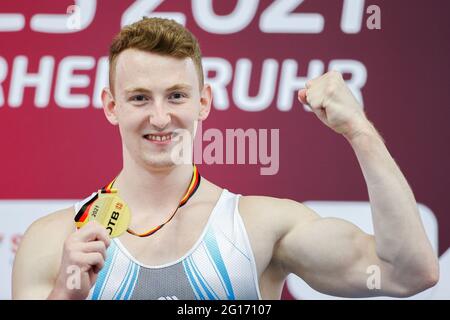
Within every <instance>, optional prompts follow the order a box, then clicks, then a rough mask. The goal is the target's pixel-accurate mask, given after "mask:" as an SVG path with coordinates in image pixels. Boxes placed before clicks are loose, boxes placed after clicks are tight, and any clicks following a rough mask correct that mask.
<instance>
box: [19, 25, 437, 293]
mask: <svg viewBox="0 0 450 320" xmlns="http://www.w3.org/2000/svg"><path fill="white" fill-rule="evenodd" d="M298 98H299V100H300V101H301V102H303V103H307V104H308V105H310V106H311V108H312V110H313V111H314V113H315V115H316V116H317V117H318V118H319V119H320V120H321V121H322V122H323V123H324V124H325V125H327V126H328V127H330V128H331V129H333V130H334V131H335V132H337V133H339V134H341V135H343V136H344V137H345V138H346V139H347V140H348V142H349V143H350V144H351V146H352V148H353V150H354V151H355V153H356V156H357V158H358V161H359V164H360V166H361V168H362V171H363V174H364V178H365V180H366V183H367V187H368V190H369V196H370V203H371V207H372V214H373V223H374V230H375V236H371V235H368V234H365V233H364V232H362V231H361V230H360V229H358V228H357V227H356V226H354V225H353V224H351V223H349V222H347V221H343V220H340V219H334V218H320V217H319V216H318V215H317V214H316V213H315V212H313V211H312V210H311V209H309V208H308V207H306V206H305V205H303V204H301V203H298V202H295V201H292V200H288V199H277V198H271V197H262V196H240V195H236V194H233V193H232V192H230V191H228V190H226V189H223V188H221V187H219V186H217V185H215V184H214V183H212V182H210V181H208V180H207V179H205V178H204V177H203V178H202V179H201V183H200V184H198V183H199V180H200V177H198V175H197V172H196V168H195V166H193V164H192V163H176V161H174V158H173V151H174V148H175V147H176V145H177V143H176V138H177V135H178V133H179V132H181V131H183V130H184V131H186V132H189V133H190V134H191V135H192V136H194V134H195V129H196V123H197V121H203V120H205V119H206V118H207V117H208V114H209V112H210V107H211V87H210V86H209V85H208V84H204V83H203V71H202V66H201V55H200V49H199V46H198V43H197V41H196V39H195V38H194V36H193V35H192V34H191V33H189V32H188V31H187V30H186V29H185V28H184V27H182V26H181V25H178V24H177V23H175V22H173V21H169V20H164V19H157V18H152V19H145V18H144V19H143V20H141V21H139V22H136V23H134V24H132V25H130V26H127V27H125V28H124V29H123V30H122V31H121V32H120V33H119V34H118V36H117V37H116V38H115V39H114V41H113V43H112V46H111V48H110V88H109V89H108V88H105V89H104V90H103V92H102V100H103V107H104V112H105V115H106V117H107V119H108V121H109V122H110V123H111V124H113V125H117V126H119V130H120V134H121V137H122V145H123V169H122V171H121V172H120V174H119V175H118V177H117V179H116V180H115V181H114V183H113V186H112V187H113V188H114V189H117V190H118V191H119V194H120V197H121V198H122V199H123V200H124V202H126V203H127V204H128V206H129V208H130V211H131V212H132V217H131V221H130V225H129V230H128V232H127V233H124V234H123V235H121V236H120V237H117V238H113V239H110V237H109V234H108V232H107V230H106V229H105V227H104V226H102V225H100V224H99V223H97V222H94V221H90V222H89V223H87V224H86V225H84V226H83V227H82V228H80V229H76V228H75V224H74V216H75V215H76V214H77V213H80V212H81V213H82V211H83V208H84V207H85V206H86V205H87V204H88V203H90V201H91V200H92V197H89V198H87V199H86V200H85V201H83V202H81V203H78V204H76V206H75V210H74V208H67V209H65V210H61V211H59V212H56V213H53V214H51V215H48V216H46V217H44V218H42V219H40V220H38V221H36V222H35V223H33V225H32V226H31V227H30V228H29V229H28V230H27V232H26V234H25V236H24V238H23V241H22V243H21V246H20V249H19V251H18V253H17V256H16V260H15V264H14V271H13V298H15V299H46V298H48V299H86V298H89V299H259V298H262V299H279V298H280V295H281V290H282V287H283V283H284V280H285V278H286V276H287V275H288V274H289V273H295V274H296V275H298V276H300V277H301V278H303V279H304V280H305V281H306V282H307V283H308V284H309V285H311V287H313V288H314V289H316V290H319V291H321V292H324V293H327V294H331V295H337V296H344V297H367V296H375V295H389V296H395V297H405V296H409V295H413V294H415V293H418V292H420V291H422V290H424V289H426V288H429V287H431V286H433V285H434V284H435V283H436V282H437V278H438V274H439V272H438V262H437V257H436V256H435V255H434V254H433V251H432V248H431V245H430V243H429V241H428V239H427V237H426V235H425V232H424V228H423V225H422V223H421V220H420V217H419V214H418V209H417V204H416V201H415V199H414V195H413V193H412V191H411V189H410V187H409V186H408V183H407V181H406V180H405V178H404V176H403V175H402V173H401V171H400V170H399V168H398V167H397V165H396V164H395V162H394V160H393V159H392V157H391V156H390V154H389V152H388V150H387V149H386V146H385V145H384V142H383V140H382V139H381V137H380V136H379V134H378V133H377V131H376V129H375V128H374V127H373V125H372V124H371V123H370V122H369V120H368V119H367V118H366V116H365V114H364V112H363V111H362V108H361V107H360V106H359V105H358V103H357V101H356V100H355V99H354V97H353V96H352V94H351V92H350V90H349V89H348V88H347V87H346V85H345V82H344V81H343V79H342V76H341V75H340V74H339V73H336V72H330V73H327V74H324V75H322V76H321V77H319V78H316V79H313V80H310V81H309V82H308V83H307V85H306V89H302V90H300V91H299V93H298ZM191 143H192V141H191ZM108 188H111V184H110V185H109V186H108ZM108 188H107V189H108ZM187 189H188V192H187V193H186V190H187ZM108 190H109V189H108ZM108 190H106V191H108ZM182 198H184V200H186V199H188V201H187V202H185V203H184V205H182V206H181V205H180V200H181V199H182ZM80 210H81V211H80ZM174 212H175V213H176V214H175V215H174ZM78 218H79V217H78ZM169 218H170V219H169ZM168 220H169V221H168ZM164 223H165V224H164ZM161 225H162V226H163V227H162V226H161ZM155 226H156V227H155ZM156 231H157V232H156ZM371 266H376V267H378V268H379V270H380V276H381V288H379V289H375V290H371V289H369V288H368V286H367V279H368V278H367V277H368V274H367V273H366V272H367V270H368V268H369V267H371ZM74 270H79V271H80V272H79V273H76V272H74ZM74 275H78V276H79V279H75V280H74ZM74 281H75V282H74Z"/></svg>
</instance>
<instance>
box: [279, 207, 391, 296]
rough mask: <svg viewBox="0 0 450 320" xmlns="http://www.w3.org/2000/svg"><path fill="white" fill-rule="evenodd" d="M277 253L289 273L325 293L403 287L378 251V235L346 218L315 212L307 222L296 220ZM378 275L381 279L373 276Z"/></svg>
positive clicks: (364, 293)
mask: <svg viewBox="0 0 450 320" xmlns="http://www.w3.org/2000/svg"><path fill="white" fill-rule="evenodd" d="M303 210H310V209H308V208H306V207H304V208H303ZM311 211H312V210H311ZM277 255H278V259H279V260H280V261H281V263H282V265H283V266H284V267H285V269H286V271H287V272H288V273H295V274H296V275H298V276H300V277H301V278H302V279H303V280H305V281H306V282H307V283H308V284H309V285H310V286H311V287H312V288H314V289H316V290H317V291H320V292H322V293H325V294H330V295H336V296H344V297H362V296H376V295H383V294H391V295H393V294H395V292H396V290H400V288H396V287H395V283H394V282H392V281H390V280H391V279H390V278H391V277H392V275H393V274H392V268H391V266H390V265H389V264H388V263H386V262H385V261H382V260H381V259H379V257H378V256H377V254H376V247H375V239H374V237H373V236H372V235H369V234H366V233H364V232H363V231H362V230H361V229H359V228H358V227H357V226H355V225H354V224H352V223H350V222H348V221H345V220H342V219H337V218H320V217H319V216H317V215H316V214H315V215H314V218H313V219H310V220H308V221H307V222H300V221H299V222H297V223H295V224H293V227H292V228H290V230H289V231H288V232H287V233H286V235H285V236H284V237H282V238H281V239H280V242H279V246H278V252H277ZM378 275H379V276H380V279H379V281H378V282H377V280H378V279H372V278H371V277H377V276H378ZM382 276H383V277H384V278H381V277H382ZM371 280H374V282H373V283H370V281H371ZM378 283H380V285H381V284H382V285H381V287H378V286H377V284H378ZM373 284H374V286H372V285H373ZM382 289H383V290H382Z"/></svg>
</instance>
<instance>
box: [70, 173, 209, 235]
mask: <svg viewBox="0 0 450 320" xmlns="http://www.w3.org/2000/svg"><path fill="white" fill-rule="evenodd" d="M200 180H201V176H200V174H199V172H198V169H197V166H195V165H194V166H193V173H192V178H191V182H190V183H189V186H188V188H187V190H186V192H185V194H184V196H183V197H182V198H181V201H180V203H179V204H178V207H177V208H176V209H175V211H174V212H173V213H172V214H171V215H170V217H169V218H168V219H167V220H166V221H165V222H164V223H162V224H160V225H159V226H156V227H154V228H152V229H150V230H148V231H147V232H144V233H137V232H135V231H133V230H131V229H130V228H128V229H127V232H128V233H130V234H132V235H134V236H137V237H148V236H150V235H152V234H154V233H155V232H157V231H158V230H160V229H161V228H162V227H164V226H165V225H166V224H167V223H169V221H170V220H172V218H173V217H174V216H175V214H176V213H177V212H178V209H179V208H181V207H182V206H184V205H185V204H186V203H187V202H188V200H189V199H190V198H191V197H192V196H193V195H194V193H195V192H196V191H197V189H198V187H199V185H200ZM115 181H116V178H115V179H114V180H113V181H111V182H110V183H109V184H108V185H107V186H105V187H104V188H102V189H101V190H99V192H98V193H97V194H96V195H95V196H93V197H92V198H91V199H90V200H89V201H88V202H86V203H85V204H84V205H83V206H82V207H81V209H80V210H79V211H78V213H77V215H76V216H75V222H76V225H77V227H81V226H83V225H84V223H85V222H86V219H88V217H89V210H90V209H91V206H92V205H93V204H94V203H95V201H96V200H97V199H98V197H99V195H101V194H104V193H117V190H116V189H113V188H112V187H113V185H114V182H115Z"/></svg>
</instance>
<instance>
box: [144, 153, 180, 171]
mask: <svg viewBox="0 0 450 320" xmlns="http://www.w3.org/2000/svg"><path fill="white" fill-rule="evenodd" d="M143 160H144V163H145V165H146V166H147V167H151V168H158V169H163V168H171V167H174V166H176V164H175V163H174V162H173V161H172V159H171V158H170V155H169V154H160V155H151V156H150V157H146V158H145V159H143Z"/></svg>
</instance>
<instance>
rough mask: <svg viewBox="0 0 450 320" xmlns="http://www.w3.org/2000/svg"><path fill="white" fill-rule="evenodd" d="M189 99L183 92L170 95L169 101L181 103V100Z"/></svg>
mask: <svg viewBox="0 0 450 320" xmlns="http://www.w3.org/2000/svg"><path fill="white" fill-rule="evenodd" d="M187 97H188V95H187V94H185V93H183V92H173V93H171V94H170V96H169V100H177V101H179V100H182V99H184V98H187Z"/></svg>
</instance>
